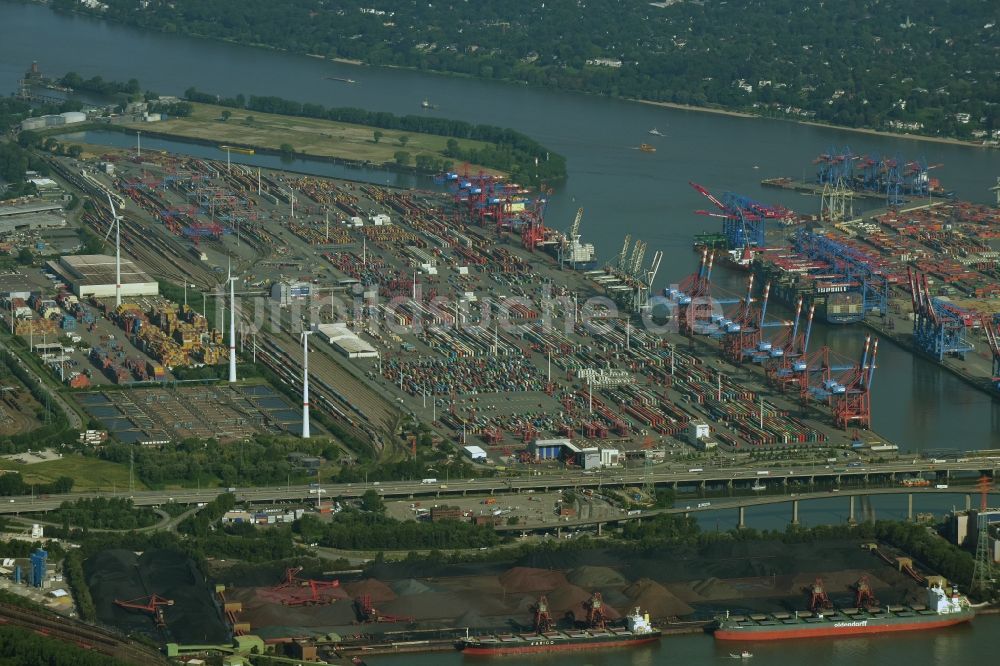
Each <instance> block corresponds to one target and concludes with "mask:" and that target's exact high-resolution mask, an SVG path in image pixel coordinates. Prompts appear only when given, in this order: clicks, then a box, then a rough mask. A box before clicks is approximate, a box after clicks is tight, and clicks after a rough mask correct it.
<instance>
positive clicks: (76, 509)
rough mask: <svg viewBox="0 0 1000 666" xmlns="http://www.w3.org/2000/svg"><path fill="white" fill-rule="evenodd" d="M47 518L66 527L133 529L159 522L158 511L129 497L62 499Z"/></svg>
mask: <svg viewBox="0 0 1000 666" xmlns="http://www.w3.org/2000/svg"><path fill="white" fill-rule="evenodd" d="M45 519H46V520H49V521H52V522H61V523H62V524H63V527H64V528H65V529H69V528H70V527H71V526H72V527H76V528H80V529H104V530H132V529H138V528H141V527H149V526H150V525H155V524H156V523H157V522H159V520H160V519H159V516H157V515H156V512H155V511H153V510H151V509H147V508H138V507H136V506H135V505H134V504H133V503H132V500H131V499H129V498H126V497H93V498H88V497H84V498H81V499H78V500H76V501H75V502H63V503H62V505H60V507H59V508H58V509H56V510H55V511H52V512H50V513H48V514H47V515H46V516H45Z"/></svg>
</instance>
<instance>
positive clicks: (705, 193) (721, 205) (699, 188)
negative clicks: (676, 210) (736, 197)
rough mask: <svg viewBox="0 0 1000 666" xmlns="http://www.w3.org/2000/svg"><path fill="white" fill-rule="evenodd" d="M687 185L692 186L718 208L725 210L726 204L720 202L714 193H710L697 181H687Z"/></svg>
mask: <svg viewBox="0 0 1000 666" xmlns="http://www.w3.org/2000/svg"><path fill="white" fill-rule="evenodd" d="M688 185H690V186H691V187H693V188H694V189H695V190H697V191H698V193H699V194H701V195H702V196H704V197H705V198H706V199H708V200H709V201H711V202H712V203H714V204H715V205H716V206H718V207H719V208H720V209H722V210H725V208H726V205H725V204H724V203H722V202H721V201H719V200H718V199H717V198H716V197H715V195H714V194H712V193H711V192H709V191H708V190H706V189H705V188H704V187H702V186H701V185H699V184H698V183H695V182H693V181H688Z"/></svg>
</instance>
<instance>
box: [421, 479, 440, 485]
mask: <svg viewBox="0 0 1000 666" xmlns="http://www.w3.org/2000/svg"><path fill="white" fill-rule="evenodd" d="M437 482H438V480H437V479H421V480H420V483H422V484H424V485H425V486H430V485H433V484H435V483H437Z"/></svg>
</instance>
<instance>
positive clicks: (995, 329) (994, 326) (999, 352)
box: [980, 314, 1000, 390]
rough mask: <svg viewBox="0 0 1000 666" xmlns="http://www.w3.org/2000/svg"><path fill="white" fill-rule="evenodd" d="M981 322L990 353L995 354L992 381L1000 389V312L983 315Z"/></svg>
mask: <svg viewBox="0 0 1000 666" xmlns="http://www.w3.org/2000/svg"><path fill="white" fill-rule="evenodd" d="M980 322H981V323H982V326H983V331H984V332H985V333H986V342H987V343H989V346H990V353H992V355H993V373H992V374H991V375H990V382H991V383H992V384H993V388H995V389H997V390H1000V314H996V315H993V316H992V317H991V316H989V315H986V314H984V315H981V318H980Z"/></svg>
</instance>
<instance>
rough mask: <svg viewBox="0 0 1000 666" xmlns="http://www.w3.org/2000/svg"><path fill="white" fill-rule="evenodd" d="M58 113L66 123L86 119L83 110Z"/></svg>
mask: <svg viewBox="0 0 1000 666" xmlns="http://www.w3.org/2000/svg"><path fill="white" fill-rule="evenodd" d="M59 115H60V116H62V118H63V120H64V122H65V123H66V124H67V125H70V124H72V123H82V122H85V121H86V120H87V114H86V113H84V112H83V111H66V112H65V113H60V114H59Z"/></svg>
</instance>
